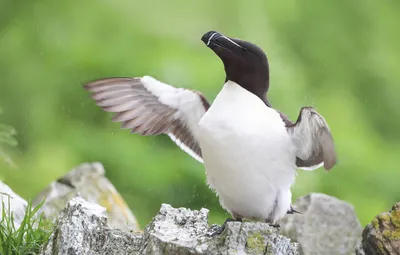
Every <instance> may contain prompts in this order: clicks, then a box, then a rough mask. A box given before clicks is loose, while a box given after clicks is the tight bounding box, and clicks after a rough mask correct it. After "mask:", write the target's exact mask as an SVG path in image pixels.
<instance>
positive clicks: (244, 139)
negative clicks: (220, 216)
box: [198, 81, 296, 222]
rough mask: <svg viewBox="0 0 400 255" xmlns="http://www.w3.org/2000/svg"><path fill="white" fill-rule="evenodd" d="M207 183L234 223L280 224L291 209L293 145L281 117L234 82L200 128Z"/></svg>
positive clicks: (230, 83)
mask: <svg viewBox="0 0 400 255" xmlns="http://www.w3.org/2000/svg"><path fill="white" fill-rule="evenodd" d="M198 140H199V143H200V147H201V149H202V154H203V160H204V165H205V167H206V171H207V181H208V184H209V185H210V187H211V188H213V189H215V191H216V192H217V194H218V195H219V197H220V202H221V205H222V206H223V207H224V208H225V209H226V210H227V211H229V212H230V213H231V214H232V215H233V216H234V217H235V216H237V217H243V218H249V219H259V220H268V221H272V222H273V221H275V220H277V219H278V218H280V217H282V216H283V215H285V214H286V211H287V210H288V209H289V207H290V203H291V193H290V187H291V185H292V184H293V182H294V178H295V170H296V167H295V156H294V150H293V145H292V141H291V139H290V137H289V136H288V134H287V131H286V128H285V126H284V123H283V121H282V120H281V118H280V116H279V114H278V113H277V112H276V111H275V110H274V109H272V108H269V107H267V106H266V105H265V104H264V102H262V101H261V99H259V98H258V97H256V96H255V95H254V94H252V93H250V92H248V91H247V90H245V89H243V88H242V87H241V86H239V85H238V84H236V83H234V82H231V81H228V82H227V83H226V84H225V85H224V88H223V89H222V90H221V92H220V93H219V94H218V96H217V98H216V99H215V101H214V102H213V104H212V106H211V108H210V109H209V110H208V111H207V112H206V114H205V115H204V116H203V118H202V119H201V121H200V123H199V133H198Z"/></svg>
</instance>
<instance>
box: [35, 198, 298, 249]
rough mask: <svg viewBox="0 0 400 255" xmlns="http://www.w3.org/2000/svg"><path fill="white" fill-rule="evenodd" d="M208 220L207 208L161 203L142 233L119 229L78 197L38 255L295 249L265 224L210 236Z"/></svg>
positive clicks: (99, 209) (240, 226) (231, 226)
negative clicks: (194, 208)
mask: <svg viewBox="0 0 400 255" xmlns="http://www.w3.org/2000/svg"><path fill="white" fill-rule="evenodd" d="M207 221H208V210H207V209H201V210H199V211H196V210H193V211H192V210H189V209H185V208H173V207H171V206H170V205H167V204H163V205H162V206H161V209H160V212H159V213H158V214H157V215H156V216H155V217H154V219H153V221H152V222H151V223H150V224H149V225H148V226H147V227H146V228H145V230H144V232H136V233H130V232H124V231H121V230H117V229H113V228H110V227H108V226H107V217H106V214H105V209H104V208H103V207H101V206H99V205H96V204H93V203H90V202H87V201H85V200H84V199H82V198H79V197H78V198H73V199H72V200H71V201H70V202H69V203H68V205H67V207H66V208H65V209H64V210H63V212H62V213H61V214H60V216H59V219H58V221H57V225H56V227H55V231H54V233H53V234H52V235H51V237H50V240H49V242H48V244H46V245H45V246H44V248H43V253H42V254H46V255H61V254H89V255H95V254H96V255H97V254H99V255H100V254H152V255H158V254H177V255H186V254H198V255H200V254H217V255H218V254H239V255H240V254H247V255H252V254H280V255H281V254H282V255H286V254H288V255H292V254H293V255H295V254H299V253H298V247H297V244H296V243H292V242H291V241H290V240H289V239H288V238H286V237H283V236H280V235H279V230H278V229H277V228H274V227H271V226H269V225H268V224H265V223H252V222H244V223H240V222H229V223H228V224H227V225H226V227H225V229H224V231H223V232H222V233H221V234H220V235H215V236H213V233H214V231H215V230H217V229H218V228H219V226H216V225H214V226H212V227H211V228H210V227H209V226H208V222H207Z"/></svg>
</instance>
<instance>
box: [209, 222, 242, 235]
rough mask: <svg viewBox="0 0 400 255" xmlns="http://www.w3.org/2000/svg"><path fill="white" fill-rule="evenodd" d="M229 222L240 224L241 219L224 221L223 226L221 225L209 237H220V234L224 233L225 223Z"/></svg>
mask: <svg viewBox="0 0 400 255" xmlns="http://www.w3.org/2000/svg"><path fill="white" fill-rule="evenodd" d="M231 221H237V222H242V219H241V218H237V219H232V218H227V219H226V220H225V222H224V224H222V226H221V227H219V228H218V229H217V230H216V231H214V232H213V233H212V234H211V235H210V237H214V236H217V235H220V234H221V233H222V232H224V230H225V226H226V223H228V222H231Z"/></svg>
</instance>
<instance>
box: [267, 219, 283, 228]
mask: <svg viewBox="0 0 400 255" xmlns="http://www.w3.org/2000/svg"><path fill="white" fill-rule="evenodd" d="M265 223H268V225H270V226H271V227H274V228H280V227H281V226H280V225H279V224H278V223H275V221H271V220H269V219H266V220H265Z"/></svg>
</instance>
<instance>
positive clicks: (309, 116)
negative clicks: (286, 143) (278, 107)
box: [287, 107, 336, 170]
mask: <svg viewBox="0 0 400 255" xmlns="http://www.w3.org/2000/svg"><path fill="white" fill-rule="evenodd" d="M287 130H288V133H289V135H290V136H291V138H292V141H293V143H294V146H295V148H296V157H297V159H296V165H297V167H299V168H301V169H303V170H315V169H317V168H319V167H320V166H322V165H323V166H324V168H325V169H326V170H330V169H331V168H332V167H333V166H334V165H335V164H336V153H335V147H334V143H333V138H332V134H331V132H330V130H329V127H328V124H327V123H326V121H325V119H324V117H322V116H321V115H320V114H319V113H318V112H317V111H316V110H315V109H314V108H312V107H303V108H301V110H300V114H299V117H298V119H297V121H296V123H294V124H293V125H289V126H287Z"/></svg>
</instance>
